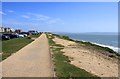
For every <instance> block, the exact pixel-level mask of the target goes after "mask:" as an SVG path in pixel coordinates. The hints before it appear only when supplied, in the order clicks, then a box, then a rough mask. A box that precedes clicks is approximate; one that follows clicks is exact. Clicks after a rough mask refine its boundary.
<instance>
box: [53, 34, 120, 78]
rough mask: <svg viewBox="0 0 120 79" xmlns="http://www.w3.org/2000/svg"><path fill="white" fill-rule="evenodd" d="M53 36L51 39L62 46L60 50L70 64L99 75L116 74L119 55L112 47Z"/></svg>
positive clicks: (114, 75)
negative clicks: (68, 59)
mask: <svg viewBox="0 0 120 79" xmlns="http://www.w3.org/2000/svg"><path fill="white" fill-rule="evenodd" d="M53 35H54V34H53ZM54 36H55V37H54V38H53V41H54V42H55V43H56V44H60V45H63V46H64V49H63V50H62V52H63V55H65V56H68V57H69V58H70V60H71V62H70V64H73V65H75V66H76V67H79V68H81V69H84V70H86V71H88V72H90V73H92V74H94V75H97V76H99V77H117V76H118V56H120V55H118V54H117V53H116V52H114V51H113V50H112V49H110V48H108V47H101V46H98V45H95V44H92V43H91V42H83V41H78V40H73V39H70V38H69V37H68V36H60V35H54Z"/></svg>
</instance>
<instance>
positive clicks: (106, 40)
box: [55, 32, 120, 53]
mask: <svg viewBox="0 0 120 79" xmlns="http://www.w3.org/2000/svg"><path fill="white" fill-rule="evenodd" d="M55 34H59V35H62V36H69V37H70V38H71V39H74V40H79V41H84V42H91V43H93V44H96V45H99V46H103V47H108V48H110V49H112V50H114V51H116V52H118V53H120V46H119V45H120V44H119V42H118V33H112V32H110V33H108V32H92V33H91V32H90V33H61V32H59V33H57V32H56V33H55Z"/></svg>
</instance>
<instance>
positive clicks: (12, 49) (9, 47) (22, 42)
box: [1, 34, 40, 61]
mask: <svg viewBox="0 0 120 79" xmlns="http://www.w3.org/2000/svg"><path fill="white" fill-rule="evenodd" d="M39 36H40V34H39V35H32V38H37V37H39ZM32 41H33V40H32V39H28V38H27V37H24V38H15V39H11V40H7V41H2V52H3V54H2V60H4V59H6V58H7V57H9V56H10V55H12V54H13V53H16V52H17V51H18V50H20V49H21V48H23V47H25V46H26V45H27V44H29V43H31V42H32ZM2 60H1V61H2Z"/></svg>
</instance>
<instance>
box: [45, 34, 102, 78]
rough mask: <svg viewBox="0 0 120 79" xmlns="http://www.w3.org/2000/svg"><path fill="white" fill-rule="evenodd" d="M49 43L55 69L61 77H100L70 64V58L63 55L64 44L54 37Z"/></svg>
mask: <svg viewBox="0 0 120 79" xmlns="http://www.w3.org/2000/svg"><path fill="white" fill-rule="evenodd" d="M47 37H48V36H47ZM49 44H50V47H51V50H52V53H53V55H52V56H53V62H54V66H55V68H54V71H55V72H56V76H57V77H58V78H59V79H68V78H70V77H72V79H100V78H98V77H96V76H95V75H93V74H91V73H89V72H87V71H85V70H84V69H80V68H78V67H76V66H74V65H72V64H70V62H71V61H70V60H69V59H70V58H69V57H67V56H65V55H63V53H64V52H62V51H61V50H62V49H63V48H64V46H62V45H57V44H55V42H54V41H53V40H52V38H49ZM73 77H74V78H73Z"/></svg>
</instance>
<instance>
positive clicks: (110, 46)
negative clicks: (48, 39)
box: [53, 33, 120, 54]
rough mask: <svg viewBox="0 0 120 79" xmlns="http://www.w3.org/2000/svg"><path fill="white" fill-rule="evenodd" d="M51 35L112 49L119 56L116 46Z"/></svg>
mask: <svg viewBox="0 0 120 79" xmlns="http://www.w3.org/2000/svg"><path fill="white" fill-rule="evenodd" d="M53 34H56V35H59V36H67V37H69V39H72V40H75V41H81V42H89V43H91V44H95V45H98V46H102V47H108V48H109V49H112V50H113V51H115V52H116V53H118V54H120V52H119V50H120V48H119V47H116V46H112V45H107V44H103V43H97V42H91V41H85V40H80V39H75V38H73V37H70V36H69V35H64V34H63V35H62V34H59V33H53Z"/></svg>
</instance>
